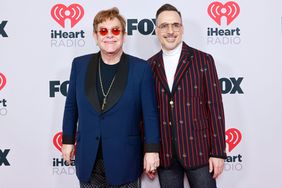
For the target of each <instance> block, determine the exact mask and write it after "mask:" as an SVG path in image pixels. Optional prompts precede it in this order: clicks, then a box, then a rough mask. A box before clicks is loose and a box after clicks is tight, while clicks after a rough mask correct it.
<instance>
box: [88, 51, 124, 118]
mask: <svg viewBox="0 0 282 188" xmlns="http://www.w3.org/2000/svg"><path fill="white" fill-rule="evenodd" d="M99 58H101V56H100V53H97V54H94V55H93V58H92V59H91V62H90V63H89V65H88V67H87V71H86V78H85V93H86V96H87V98H88V100H89V101H90V103H91V104H92V106H93V107H94V109H95V110H96V111H97V112H99V113H102V111H101V105H100V102H99V98H98V92H97V85H96V83H97V72H98V62H99ZM127 77H128V58H127V55H126V54H124V53H123V54H122V56H121V60H120V65H119V66H118V70H117V73H116V78H115V81H114V83H113V87H112V89H111V91H110V93H109V95H108V97H107V103H106V105H105V109H104V111H103V112H106V111H108V110H109V109H111V108H112V107H113V106H114V105H115V104H116V103H117V101H118V100H119V99H120V97H121V96H122V94H123V92H124V90H125V87H126V84H127Z"/></svg>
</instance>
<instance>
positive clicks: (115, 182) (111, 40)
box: [62, 8, 159, 188]
mask: <svg viewBox="0 0 282 188" xmlns="http://www.w3.org/2000/svg"><path fill="white" fill-rule="evenodd" d="M93 35H94V38H95V40H96V42H97V45H98V47H99V48H100V51H99V52H98V53H95V54H89V55H84V56H81V57H77V58H75V59H74V61H73V64H72V70H71V75H70V82H69V89H68V95H67V98H66V104H65V112H64V119H63V147H62V153H63V157H64V159H65V160H66V161H68V162H70V160H71V159H72V158H73V156H74V143H75V141H76V151H75V165H76V174H77V177H78V179H79V181H80V187H81V188H98V187H101V188H105V187H107V188H139V187H140V185H141V183H140V176H141V174H142V172H143V168H144V170H145V172H146V173H147V174H148V175H149V177H152V174H154V172H155V170H156V168H157V167H158V166H159V154H158V151H159V127H158V124H159V123H158V115H157V109H156V99H155V93H154V86H153V75H152V71H151V69H150V66H149V64H148V63H147V62H146V61H144V60H142V59H139V58H137V57H133V56H131V55H128V54H126V53H124V52H123V49H122V46H123V43H124V37H125V20H124V18H123V17H122V16H121V15H120V14H119V10H118V9H117V8H112V9H109V10H103V11H100V12H99V13H98V14H97V15H96V16H95V18H94V32H93ZM141 120H142V121H143V123H144V137H142V135H143V134H141V132H143V131H141V127H140V122H141ZM143 142H144V144H143ZM143 152H145V155H144V157H143Z"/></svg>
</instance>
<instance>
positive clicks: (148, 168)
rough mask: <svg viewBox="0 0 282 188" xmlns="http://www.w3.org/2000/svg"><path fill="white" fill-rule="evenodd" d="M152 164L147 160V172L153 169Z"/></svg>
mask: <svg viewBox="0 0 282 188" xmlns="http://www.w3.org/2000/svg"><path fill="white" fill-rule="evenodd" d="M151 166H152V165H150V163H149V162H147V165H146V172H149V171H150V170H151Z"/></svg>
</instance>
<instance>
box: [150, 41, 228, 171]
mask: <svg viewBox="0 0 282 188" xmlns="http://www.w3.org/2000/svg"><path fill="white" fill-rule="evenodd" d="M148 61H149V63H150V65H151V67H152V70H153V73H154V82H155V90H156V95H157V102H158V110H159V114H160V116H159V117H160V133H161V151H160V160H161V166H162V167H169V166H170V164H171V161H172V158H173V144H174V148H175V153H176V154H177V158H178V160H179V161H180V163H181V164H182V166H183V167H184V168H186V169H192V168H198V167H201V166H204V165H207V164H208V159H209V157H218V158H225V157H226V152H225V122H224V111H223V104H222V97H221V87H220V84H219V81H218V76H217V72H216V68H215V64H214V60H213V58H212V56H211V55H209V54H207V53H204V52H201V51H199V50H196V49H193V48H191V47H189V46H188V45H186V44H185V43H184V42H183V45H182V51H181V55H180V59H179V62H178V66H177V69H176V72H175V75H174V83H173V87H172V91H170V90H169V87H168V84H167V79H166V73H165V69H164V63H163V58H162V51H160V52H158V53H157V54H156V55H154V56H153V57H151V58H150V59H149V60H148Z"/></svg>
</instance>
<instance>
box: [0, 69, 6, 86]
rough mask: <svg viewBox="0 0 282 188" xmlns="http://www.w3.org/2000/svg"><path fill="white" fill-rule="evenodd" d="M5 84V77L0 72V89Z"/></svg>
mask: <svg viewBox="0 0 282 188" xmlns="http://www.w3.org/2000/svg"><path fill="white" fill-rule="evenodd" d="M5 85H6V77H5V76H4V74H2V73H1V72H0V91H1V90H2V89H3V88H4V87H5Z"/></svg>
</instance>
